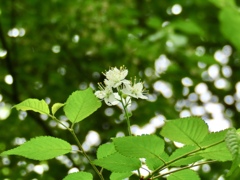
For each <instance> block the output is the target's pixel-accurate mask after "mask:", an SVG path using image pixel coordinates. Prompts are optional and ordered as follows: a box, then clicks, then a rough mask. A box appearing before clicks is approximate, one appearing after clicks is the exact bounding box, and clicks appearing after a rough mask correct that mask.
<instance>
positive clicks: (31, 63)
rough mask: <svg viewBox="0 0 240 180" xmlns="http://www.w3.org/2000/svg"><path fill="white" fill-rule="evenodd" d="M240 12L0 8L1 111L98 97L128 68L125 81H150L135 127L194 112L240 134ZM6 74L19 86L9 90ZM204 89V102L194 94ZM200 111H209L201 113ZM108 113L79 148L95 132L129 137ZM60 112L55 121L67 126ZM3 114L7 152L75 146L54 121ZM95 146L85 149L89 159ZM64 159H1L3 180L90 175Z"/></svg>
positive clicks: (163, 4) (109, 4)
mask: <svg viewBox="0 0 240 180" xmlns="http://www.w3.org/2000/svg"><path fill="white" fill-rule="evenodd" d="M239 5H240V2H239V1H238V2H237V1H236V2H235V1H234V0H205V1H203V0H186V1H177V0H171V1H167V0H130V1H129V0H121V1H116V0H112V1H107V0H102V1H93V0H88V1H84V0H72V1H63V0H50V1H40V0H31V1H30V0H28V1H27V0H26V1H19V0H8V1H7V0H0V110H1V111H0V112H1V113H2V114H3V109H7V111H8V110H9V108H10V107H11V106H13V105H15V104H17V103H19V102H21V101H23V100H25V99H27V98H38V99H45V100H46V101H47V102H49V103H50V105H52V104H54V103H56V102H61V103H64V102H65V101H66V99H67V98H68V96H69V95H70V94H71V93H72V92H73V91H75V90H78V89H86V88H87V87H89V86H91V87H92V88H94V89H97V83H98V82H102V81H103V80H104V76H103V74H102V73H101V72H104V71H105V70H108V69H109V68H110V67H114V66H117V67H119V66H121V65H125V66H126V67H127V68H128V70H129V75H128V78H130V77H134V76H137V77H139V78H140V79H141V80H143V81H144V84H145V87H146V88H147V89H148V93H149V97H150V100H148V101H145V100H137V101H134V104H135V107H136V109H135V110H133V112H132V113H133V116H132V117H131V123H132V124H137V125H138V126H140V127H142V126H144V125H145V124H147V123H149V121H150V120H151V119H152V118H154V117H155V116H158V117H159V116H161V117H164V118H165V119H174V118H178V117H179V116H183V115H184V112H187V114H190V115H197V116H201V117H203V118H204V119H206V120H211V119H214V120H212V121H214V122H217V121H220V119H218V118H219V117H221V118H222V119H225V121H226V122H230V124H231V125H232V126H234V127H236V128H239V127H240V121H239V120H240V116H239V111H240V95H239V92H240V88H239V84H238V86H237V83H238V82H239V79H240V71H239V68H240V53H239V52H240V34H239V30H240V28H239V27H240V13H239V10H238V9H239V7H238V6H239ZM179 7H180V11H179V12H177V10H179ZM159 63H160V64H159ZM213 72H215V73H217V75H214V73H213ZM8 75H11V77H12V78H13V83H10V84H8V83H6V77H9V76H8ZM187 82H190V84H189V83H187ZM202 83H204V85H205V87H207V89H208V90H207V93H208V95H209V96H210V98H208V99H207V100H202V99H201V94H199V93H196V87H199V86H198V85H199V84H200V85H201V84H202ZM219 83H220V85H219ZM165 86H166V87H168V88H165ZM237 87H238V88H237ZM166 90H169V91H170V95H169V94H164V92H165V91H166ZM171 92H172V94H171ZM209 104H217V105H219V106H220V107H221V108H220V112H219V115H220V116H219V117H214V116H213V113H211V111H212V110H211V109H209V107H210V108H211V106H207V105H209ZM193 107H200V109H201V108H202V109H204V111H203V112H202V111H201V112H202V113H200V114H198V113H195V111H194V110H193ZM110 108H111V109H109V107H107V106H106V105H105V104H104V103H103V106H102V107H101V108H100V109H99V110H98V111H97V112H96V113H94V114H93V115H91V116H90V117H88V118H87V119H86V120H84V121H83V122H81V123H80V124H79V125H77V127H76V130H77V135H78V138H79V139H80V141H81V142H84V141H85V137H86V135H87V134H88V132H89V131H95V132H97V133H98V134H99V136H100V138H101V143H105V142H107V141H108V140H109V139H110V138H111V137H115V136H116V134H117V133H119V132H123V133H125V134H126V133H127V132H126V122H125V121H122V120H121V116H120V114H121V109H119V108H118V107H110ZM109 111H110V112H111V113H110V115H109V114H108V113H106V112H109ZM62 114H63V112H62V111H59V112H57V114H56V116H57V117H59V118H62V119H64V117H63V116H62ZM107 114H108V115H107ZM2 116H3V115H1V116H0V117H1V120H0V151H4V150H7V149H10V148H13V147H16V145H17V144H19V142H21V140H24V139H25V140H29V139H30V138H32V137H35V136H40V135H51V136H56V137H59V138H62V139H65V140H67V141H68V142H70V143H72V144H74V141H73V138H72V137H71V135H70V133H69V132H67V131H66V130H62V129H61V128H59V127H58V126H54V127H51V124H52V123H53V122H52V120H51V119H50V118H46V117H43V116H40V115H39V114H37V113H31V112H28V113H27V114H24V113H23V112H18V111H16V110H15V109H11V114H10V115H9V116H8V117H7V118H5V117H4V118H3V117H2ZM217 123H218V122H217ZM217 123H216V124H217ZM216 124H215V126H217V125H216ZM226 128H227V126H226ZM159 131H160V127H159V128H157V129H156V133H159ZM96 148H97V147H96V146H92V147H91V148H90V150H89V151H88V154H89V155H90V156H91V158H92V159H94V158H95V152H96ZM169 148H170V150H172V149H173V148H174V146H173V145H172V144H169ZM66 158H67V159H68V160H69V161H68V162H69V163H64V162H62V161H61V160H59V159H53V160H49V161H47V162H45V161H44V162H39V161H33V160H28V159H24V158H22V157H17V156H11V157H8V158H6V157H1V159H0V160H1V161H0V178H1V179H4V178H9V179H19V180H20V179H33V178H36V179H47V180H48V179H49V180H51V179H62V178H63V177H65V176H66V174H67V173H68V171H69V169H71V168H73V167H77V168H79V169H80V170H85V171H90V172H92V170H91V167H90V166H89V164H88V163H87V161H86V159H84V158H83V157H82V156H79V155H77V154H70V155H67V156H66ZM66 158H65V159H66ZM39 164H45V166H46V167H48V168H47V169H46V170H45V171H44V173H43V174H38V173H36V172H35V171H34V170H33V167H34V166H36V165H39ZM229 167H230V163H214V164H211V170H210V171H209V172H204V171H203V170H202V167H200V169H199V174H200V176H201V178H202V179H212V180H214V179H218V178H219V177H220V176H221V175H223V174H225V173H226V169H229ZM104 173H105V174H106V175H107V174H108V173H109V172H107V171H104ZM236 176H237V175H236ZM232 179H234V177H232Z"/></svg>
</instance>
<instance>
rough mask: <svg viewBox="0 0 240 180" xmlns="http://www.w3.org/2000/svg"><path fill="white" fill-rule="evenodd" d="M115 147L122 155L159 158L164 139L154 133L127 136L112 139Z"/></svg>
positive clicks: (162, 149)
mask: <svg viewBox="0 0 240 180" xmlns="http://www.w3.org/2000/svg"><path fill="white" fill-rule="evenodd" d="M113 143H114V145H115V149H116V150H117V151H118V152H119V153H120V154H122V155H124V156H127V157H135V158H156V157H157V158H159V159H161V158H160V156H159V155H160V154H161V153H163V151H164V141H163V140H162V139H161V138H159V137H157V136H156V135H142V136H127V137H120V138H115V139H113Z"/></svg>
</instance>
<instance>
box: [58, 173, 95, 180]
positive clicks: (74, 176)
mask: <svg viewBox="0 0 240 180" xmlns="http://www.w3.org/2000/svg"><path fill="white" fill-rule="evenodd" d="M63 180H93V176H92V174H90V173H87V172H76V173H71V174H68V175H67V176H66V177H65V178H64V179H63Z"/></svg>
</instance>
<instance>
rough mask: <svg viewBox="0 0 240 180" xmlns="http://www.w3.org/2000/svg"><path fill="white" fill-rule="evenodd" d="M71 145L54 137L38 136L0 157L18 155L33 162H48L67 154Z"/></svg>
mask: <svg viewBox="0 0 240 180" xmlns="http://www.w3.org/2000/svg"><path fill="white" fill-rule="evenodd" d="M71 149H72V148H71V145H70V144H69V143H68V142H66V141H64V140H62V139H58V138H55V137H50V136H39V137H36V138H33V139H31V140H30V141H27V142H25V143H24V144H22V145H20V146H18V147H16V148H14V149H10V150H7V151H4V152H2V153H1V154H0V155H1V156H4V155H19V156H23V157H26V158H29V159H34V160H48V159H52V158H54V157H57V156H60V155H63V154H66V153H69V152H70V151H71Z"/></svg>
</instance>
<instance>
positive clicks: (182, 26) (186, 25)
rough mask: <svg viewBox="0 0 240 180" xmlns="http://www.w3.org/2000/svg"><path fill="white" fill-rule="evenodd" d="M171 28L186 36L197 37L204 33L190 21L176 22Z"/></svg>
mask: <svg viewBox="0 0 240 180" xmlns="http://www.w3.org/2000/svg"><path fill="white" fill-rule="evenodd" d="M171 26H173V27H174V28H175V29H178V30H180V31H183V32H185V33H187V34H197V35H203V34H204V31H203V30H202V28H201V27H200V26H198V24H196V23H195V22H194V21H191V20H178V21H175V22H173V23H171Z"/></svg>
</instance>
